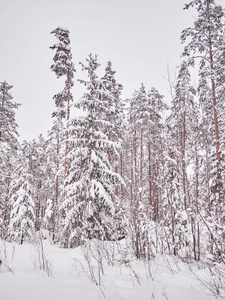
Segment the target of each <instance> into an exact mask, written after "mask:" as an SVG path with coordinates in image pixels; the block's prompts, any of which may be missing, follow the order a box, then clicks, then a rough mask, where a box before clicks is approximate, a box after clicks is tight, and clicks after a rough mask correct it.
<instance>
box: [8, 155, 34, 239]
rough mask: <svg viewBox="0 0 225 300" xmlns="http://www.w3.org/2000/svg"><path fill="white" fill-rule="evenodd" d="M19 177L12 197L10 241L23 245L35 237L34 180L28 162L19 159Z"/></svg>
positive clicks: (14, 181)
mask: <svg viewBox="0 0 225 300" xmlns="http://www.w3.org/2000/svg"><path fill="white" fill-rule="evenodd" d="M19 160H20V161H19V164H18V170H17V174H18V176H17V177H15V178H14V180H13V188H14V191H15V192H14V193H13V194H12V196H11V199H10V204H11V207H12V209H11V213H10V223H9V236H10V239H11V240H13V241H16V242H18V243H20V244H23V242H24V241H31V240H32V239H33V238H34V235H35V212H34V209H35V205H34V200H33V197H32V196H33V184H32V183H33V178H32V175H31V174H30V173H29V165H28V161H27V160H23V159H22V156H21V157H20V159H19Z"/></svg>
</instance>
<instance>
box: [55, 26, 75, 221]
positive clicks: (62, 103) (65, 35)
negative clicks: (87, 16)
mask: <svg viewBox="0 0 225 300" xmlns="http://www.w3.org/2000/svg"><path fill="white" fill-rule="evenodd" d="M51 34H54V35H55V37H56V38H57V39H58V42H57V43H56V44H55V45H53V46H52V47H50V49H52V50H56V52H55V56H54V58H53V61H54V64H53V65H52V66H51V70H52V71H53V72H55V74H56V76H57V78H60V77H63V76H65V77H66V81H65V87H64V89H63V91H61V92H60V93H58V94H56V95H55V96H54V100H55V106H56V110H55V111H54V112H53V115H52V116H53V118H54V121H53V122H54V125H53V128H54V129H55V132H56V153H55V155H56V168H54V169H55V209H54V211H55V222H56V224H57V223H58V204H59V202H60V201H62V199H59V195H61V196H62V193H61V191H60V190H59V186H60V184H61V182H62V178H59V171H60V169H61V168H62V167H63V166H62V165H61V163H60V153H61V149H60V145H61V143H62V142H63V141H64V142H65V155H64V178H65V177H66V176H67V175H68V174H69V166H68V159H67V155H68V151H69V119H70V105H71V102H72V101H73V96H72V93H71V88H72V87H73V85H74V82H73V77H74V72H75V68H74V64H73V62H72V52H71V47H70V37H69V30H67V29H63V28H61V27H57V28H56V29H55V30H53V31H52V32H51ZM64 121H65V122H66V124H64ZM63 131H64V132H65V133H64V138H63V139H61V137H62V134H61V133H62V132H63Z"/></svg>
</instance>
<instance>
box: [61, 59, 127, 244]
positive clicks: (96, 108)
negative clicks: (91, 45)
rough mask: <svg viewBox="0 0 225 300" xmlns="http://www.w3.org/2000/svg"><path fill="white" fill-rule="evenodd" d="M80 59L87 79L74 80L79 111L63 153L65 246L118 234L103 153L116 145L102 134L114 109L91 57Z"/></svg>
mask: <svg viewBox="0 0 225 300" xmlns="http://www.w3.org/2000/svg"><path fill="white" fill-rule="evenodd" d="M86 62H87V64H86V65H84V64H81V65H82V69H83V70H84V71H87V74H88V81H83V80H80V82H81V83H83V84H84V85H85V86H86V89H87V92H86V93H85V94H84V96H83V97H82V98H81V99H80V100H79V101H78V102H77V103H76V106H77V107H78V108H80V109H82V110H83V111H84V112H85V115H84V116H83V117H78V118H75V119H74V120H73V122H72V125H71V127H72V126H73V127H72V128H71V129H72V131H71V137H72V141H71V143H72V145H73V147H72V149H73V151H71V152H70V153H69V156H68V158H69V161H70V174H69V175H68V176H67V178H66V184H65V201H64V202H63V203H62V204H61V213H62V216H63V224H62V230H61V232H62V239H63V243H64V246H66V247H67V246H74V245H77V244H80V243H81V241H82V239H84V238H88V239H92V238H98V239H117V238H118V236H119V235H120V234H121V233H120V232H119V230H120V229H119V224H118V223H119V221H120V220H118V218H117V216H116V206H115V203H116V201H117V196H116V194H115V188H116V186H117V185H118V184H119V183H120V182H121V181H120V176H119V175H118V174H116V173H115V172H114V171H113V170H112V166H111V163H110V160H109V158H108V154H111V155H113V156H115V155H116V153H117V152H118V146H119V145H118V143H117V142H116V141H113V140H109V138H108V132H111V136H112V137H113V135H114V125H113V124H112V123H110V121H109V120H108V115H111V114H113V112H114V111H115V109H114V107H112V106H111V107H110V105H109V103H108V98H109V93H110V91H109V90H107V89H105V88H104V87H105V83H104V84H103V83H102V81H101V79H99V78H98V75H97V74H96V70H97V69H98V67H99V63H98V61H97V56H96V55H95V56H94V55H91V54H90V55H89V56H88V58H87V59H86ZM110 109H111V111H110Z"/></svg>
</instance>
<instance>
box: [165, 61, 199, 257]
mask: <svg viewBox="0 0 225 300" xmlns="http://www.w3.org/2000/svg"><path fill="white" fill-rule="evenodd" d="M190 81H191V76H190V72H189V70H188V66H187V63H186V62H185V61H184V62H182V64H181V66H180V69H179V73H178V77H177V83H176V86H175V88H174V90H175V95H174V98H173V100H172V106H171V113H170V116H169V117H168V119H167V125H168V134H169V138H170V140H171V141H170V147H171V148H172V149H173V150H172V149H171V150H170V153H168V155H169V156H168V157H167V158H168V159H170V161H169V162H168V164H169V166H168V167H169V169H170V174H168V176H169V178H170V180H169V185H170V187H169V186H168V191H169V193H172V194H173V195H170V196H169V197H168V207H169V211H168V212H167V219H168V220H170V222H169V223H170V226H169V228H170V229H169V232H168V237H167V239H170V238H172V241H171V248H172V249H173V253H174V254H178V251H179V250H180V249H184V250H185V253H183V255H186V256H189V255H191V254H192V249H191V250H190V251H188V250H189V249H188V248H187V247H186V246H187V245H189V247H190V245H191V241H190V236H191V221H193V222H194V221H195V216H194V215H193V214H192V219H190V218H188V215H187V213H188V212H189V211H190V208H191V207H192V200H191V199H190V190H189V178H188V174H187V168H188V167H189V166H190V165H195V161H194V158H195V157H196V156H195V155H197V152H195V153H194V155H193V153H192V155H191V156H190V155H189V154H190V152H193V151H192V148H193V147H195V146H196V147H197V146H198V143H197V144H194V145H193V143H192V137H193V136H195V131H196V128H195V129H194V128H193V122H194V120H195V118H194V115H193V113H194V111H193V106H194V94H195V90H194V88H193V87H192V86H191V84H190ZM195 142H197V141H195ZM196 151H197V150H196ZM170 155H172V156H170ZM173 160H175V163H172V161H173ZM172 166H173V168H174V170H172ZM171 175H172V176H171ZM172 181H173V182H172ZM195 211H196V209H195V207H194V209H193V212H195ZM169 215H170V216H169ZM167 224H168V221H167ZM190 248H191V247H190Z"/></svg>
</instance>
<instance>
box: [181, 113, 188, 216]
mask: <svg viewBox="0 0 225 300" xmlns="http://www.w3.org/2000/svg"><path fill="white" fill-rule="evenodd" d="M185 122H186V121H185V113H184V119H183V130H182V135H181V137H183V138H182V139H181V160H182V162H181V163H182V173H183V174H182V177H183V178H182V179H183V193H184V209H185V210H187V195H186V161H185V159H186V157H185V151H186V126H185V125H186V124H185Z"/></svg>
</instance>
